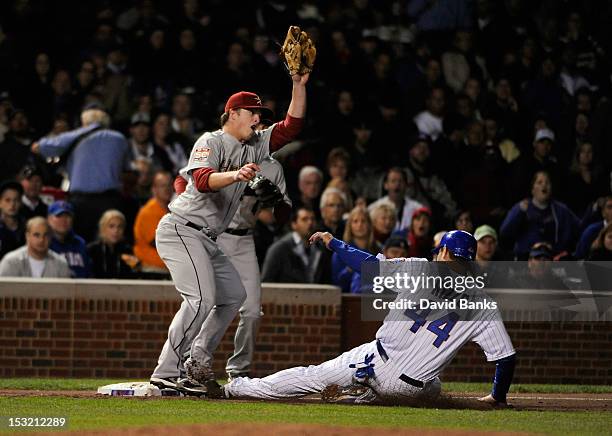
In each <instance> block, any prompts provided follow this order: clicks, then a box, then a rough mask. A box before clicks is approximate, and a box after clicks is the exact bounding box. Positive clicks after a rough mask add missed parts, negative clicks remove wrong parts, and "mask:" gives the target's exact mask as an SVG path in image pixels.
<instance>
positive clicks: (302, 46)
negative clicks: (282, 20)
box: [280, 26, 317, 76]
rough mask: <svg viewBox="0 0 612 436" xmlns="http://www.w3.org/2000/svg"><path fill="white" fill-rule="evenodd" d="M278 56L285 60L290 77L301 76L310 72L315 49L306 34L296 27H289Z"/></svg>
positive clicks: (315, 53) (314, 57)
mask: <svg viewBox="0 0 612 436" xmlns="http://www.w3.org/2000/svg"><path fill="white" fill-rule="evenodd" d="M280 55H281V57H283V58H285V65H286V66H287V69H288V70H289V74H290V75H292V76H293V75H294V74H299V75H303V74H306V73H310V72H311V71H312V67H313V66H314V61H315V59H316V57H317V49H316V47H315V46H314V43H313V42H312V40H311V39H310V37H309V36H308V34H307V33H306V32H304V31H303V30H301V29H300V28H299V27H298V26H289V30H288V31H287V37H286V38H285V42H284V43H283V46H282V48H281V53H280Z"/></svg>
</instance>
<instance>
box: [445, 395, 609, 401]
mask: <svg viewBox="0 0 612 436" xmlns="http://www.w3.org/2000/svg"><path fill="white" fill-rule="evenodd" d="M451 398H459V399H462V400H477V399H478V398H480V397H472V396H455V395H453V396H452V397H451ZM508 399H509V400H566V401H612V398H584V397H522V396H521V397H514V396H510V395H508Z"/></svg>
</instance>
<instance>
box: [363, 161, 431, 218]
mask: <svg viewBox="0 0 612 436" xmlns="http://www.w3.org/2000/svg"><path fill="white" fill-rule="evenodd" d="M383 188H384V189H385V191H386V192H387V195H385V196H384V197H382V198H379V199H378V200H376V201H375V202H374V203H372V204H370V205H369V206H368V211H370V212H371V211H372V210H373V209H375V208H376V207H377V206H378V205H379V204H381V203H391V204H393V206H395V210H396V211H397V212H398V216H397V220H396V225H395V228H394V229H393V230H401V229H405V228H407V227H410V223H411V222H412V214H413V213H414V211H415V210H417V209H420V208H422V207H423V204H421V203H419V202H418V201H416V200H413V199H412V198H410V197H409V196H408V195H407V194H406V192H407V188H408V180H407V176H406V173H405V172H404V170H402V169H401V168H399V167H393V168H391V169H389V170H388V171H387V175H386V176H385V182H384V185H383Z"/></svg>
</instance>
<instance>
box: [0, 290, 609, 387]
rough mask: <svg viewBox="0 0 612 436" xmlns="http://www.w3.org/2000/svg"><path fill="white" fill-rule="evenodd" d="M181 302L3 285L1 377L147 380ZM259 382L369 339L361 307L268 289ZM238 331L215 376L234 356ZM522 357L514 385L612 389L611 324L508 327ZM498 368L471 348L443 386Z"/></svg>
mask: <svg viewBox="0 0 612 436" xmlns="http://www.w3.org/2000/svg"><path fill="white" fill-rule="evenodd" d="M179 302H180V301H179V299H178V297H177V294H176V291H175V290H174V288H173V287H172V285H171V284H170V283H160V282H142V281H135V282H130V281H121V282H118V281H101V280H100V281H80V280H74V281H63V280H48V281H44V282H41V281H37V280H11V279H4V280H2V281H0V376H4V377H29V376H41V377H47V376H52V377H111V378H117V379H134V378H145V377H148V376H149V375H150V373H151V370H152V369H153V367H154V366H155V364H156V360H157V357H158V355H159V351H160V350H161V346H162V344H163V342H164V340H165V338H166V334H167V328H168V325H169V324H170V321H171V319H172V317H173V315H174V313H175V312H176V310H177V309H178V306H179ZM263 310H264V313H265V316H264V318H263V321H262V324H261V329H260V333H259V336H258V341H257V350H256V353H255V362H256V363H255V367H254V374H256V375H265V374H269V373H271V372H274V371H277V370H280V369H283V368H287V367H289V366H294V365H304V364H310V363H319V362H322V361H324V360H326V359H329V358H331V357H334V356H336V355H338V354H339V352H340V351H342V350H347V349H350V348H352V347H353V346H356V345H359V344H362V343H364V342H367V341H370V340H372V339H373V338H374V334H375V332H376V330H377V328H378V326H379V325H380V323H376V322H362V321H361V312H360V300H359V298H358V297H355V296H347V295H345V296H340V294H339V292H338V290H337V289H336V288H331V287H324V286H304V287H294V288H291V289H287V288H284V287H283V286H282V285H266V286H265V287H264V293H263ZM235 325H236V324H235V323H234V324H233V325H232V326H231V327H230V329H229V331H228V333H227V334H226V336H225V338H224V339H223V341H222V343H221V344H220V346H219V350H218V352H217V354H216V356H215V357H216V359H215V362H216V366H215V370H216V371H218V374H220V375H221V374H223V365H224V363H225V360H226V359H227V357H228V356H229V355H230V354H231V352H232V350H233V343H232V339H233V333H234V331H235ZM506 325H507V327H508V332H509V334H510V336H511V338H512V341H513V343H514V345H515V347H516V348H517V350H518V352H519V361H518V366H517V370H516V382H518V383H583V384H587V383H588V384H612V346H611V345H612V322H597V323H588V322H570V323H542V322H539V323H537V322H531V323H527V322H507V323H506ZM493 372H494V369H493V365H492V364H488V363H487V362H486V361H485V359H484V355H483V354H482V352H481V350H480V349H479V348H478V347H477V346H476V345H474V344H470V345H468V346H466V347H464V349H463V350H461V351H460V352H459V353H458V355H457V356H456V357H455V359H454V361H453V362H452V363H451V365H450V366H449V367H448V368H447V369H446V370H445V372H444V374H443V380H448V381H450V380H455V381H490V380H491V378H492V375H493Z"/></svg>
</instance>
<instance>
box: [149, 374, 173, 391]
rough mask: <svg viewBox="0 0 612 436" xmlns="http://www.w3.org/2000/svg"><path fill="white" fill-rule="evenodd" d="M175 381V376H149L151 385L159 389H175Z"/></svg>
mask: <svg viewBox="0 0 612 436" xmlns="http://www.w3.org/2000/svg"><path fill="white" fill-rule="evenodd" d="M177 381H178V378H177V377H165V378H162V377H151V380H149V383H151V384H152V385H153V386H157V387H158V388H160V389H176V384H177Z"/></svg>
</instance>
